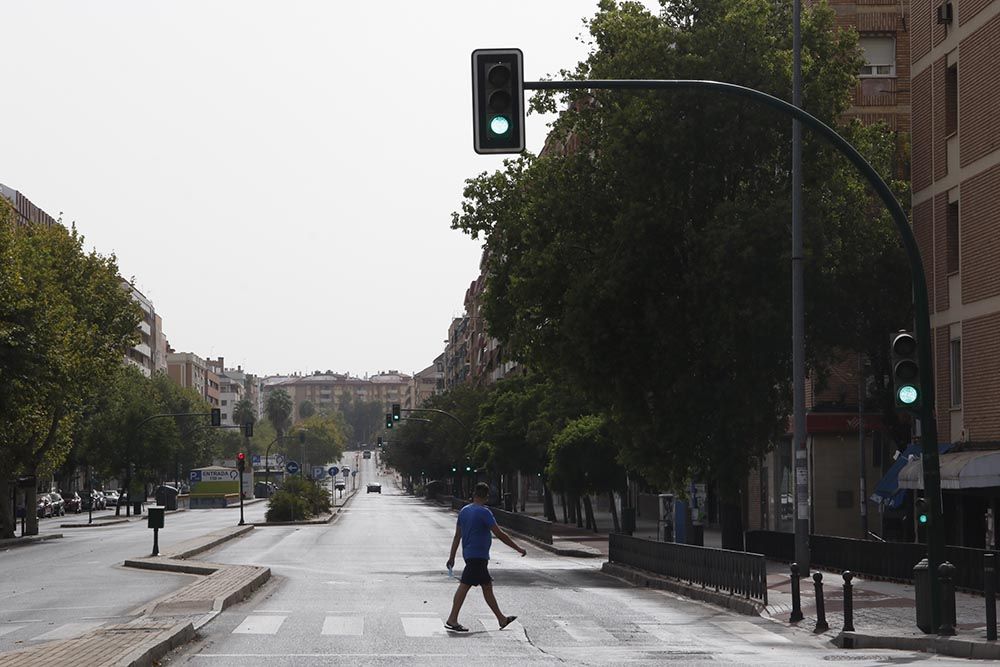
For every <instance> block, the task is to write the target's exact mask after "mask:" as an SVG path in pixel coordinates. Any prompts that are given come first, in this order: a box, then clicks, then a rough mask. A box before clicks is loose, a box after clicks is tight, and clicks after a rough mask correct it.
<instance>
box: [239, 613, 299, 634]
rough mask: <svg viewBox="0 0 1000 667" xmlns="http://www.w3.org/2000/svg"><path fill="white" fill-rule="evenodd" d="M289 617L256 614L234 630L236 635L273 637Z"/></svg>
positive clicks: (248, 617)
mask: <svg viewBox="0 0 1000 667" xmlns="http://www.w3.org/2000/svg"><path fill="white" fill-rule="evenodd" d="M286 618H288V617H287V616H270V615H264V614H254V615H252V616H247V617H246V618H245V619H244V620H243V622H242V623H240V624H239V625H238V626H236V629H235V630H233V634H234V635H273V634H276V633H277V632H278V630H279V629H280V628H281V624H282V623H284V622H285V619H286Z"/></svg>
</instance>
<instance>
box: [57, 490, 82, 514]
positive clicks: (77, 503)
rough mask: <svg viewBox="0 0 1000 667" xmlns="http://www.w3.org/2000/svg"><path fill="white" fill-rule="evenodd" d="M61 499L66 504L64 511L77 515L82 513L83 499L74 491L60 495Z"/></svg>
mask: <svg viewBox="0 0 1000 667" xmlns="http://www.w3.org/2000/svg"><path fill="white" fill-rule="evenodd" d="M62 499H63V501H64V502H65V503H66V511H67V512H74V513H76V514H79V513H80V512H82V511H83V498H81V497H80V494H79V493H77V492H76V491H71V492H69V493H64V494H62Z"/></svg>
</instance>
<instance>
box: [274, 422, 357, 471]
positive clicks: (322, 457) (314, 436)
mask: <svg viewBox="0 0 1000 667" xmlns="http://www.w3.org/2000/svg"><path fill="white" fill-rule="evenodd" d="M294 429H302V430H303V431H304V432H305V442H304V443H301V448H302V451H304V453H305V460H304V461H302V462H301V463H302V465H303V466H304V465H306V461H309V462H310V463H312V464H313V465H321V464H325V463H329V462H331V461H336V460H337V459H339V458H340V457H341V455H342V454H343V453H344V446H345V445H346V444H347V436H346V435H345V434H344V422H343V417H342V416H341V415H339V414H336V413H335V414H325V415H313V416H311V417H309V418H307V419H301V420H299V421H298V422H296V423H295V426H294ZM299 446H300V444H298V441H294V440H293V441H289V442H287V443H286V449H288V450H291V451H290V452H289V453H291V452H292V451H294V450H293V449H292V448H294V447H299Z"/></svg>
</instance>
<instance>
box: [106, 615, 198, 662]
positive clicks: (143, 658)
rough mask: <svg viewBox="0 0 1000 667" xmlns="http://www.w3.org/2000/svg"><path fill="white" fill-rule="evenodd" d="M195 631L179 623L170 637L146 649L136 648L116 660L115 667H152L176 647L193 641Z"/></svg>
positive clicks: (190, 625) (191, 627) (191, 626)
mask: <svg viewBox="0 0 1000 667" xmlns="http://www.w3.org/2000/svg"><path fill="white" fill-rule="evenodd" d="M194 636H195V630H194V625H192V624H191V623H179V624H177V625H176V626H174V629H173V630H171V632H170V635H169V636H168V637H165V638H164V639H163V640H161V641H160V642H158V643H156V644H154V645H153V646H150V647H149V648H147V649H142V648H138V649H136V650H134V651H132V652H131V653H128V654H127V655H126V656H125V657H123V658H121V659H119V660H116V661H115V664H116V665H127V666H128V667H153V666H154V665H156V664H158V663H157V661H158V660H159V659H160V658H162V657H163V656H165V655H166V654H167V653H170V652H171V651H173V650H174V649H175V648H177V647H178V646H182V645H184V644H187V643H188V642H189V641H191V640H192V639H194Z"/></svg>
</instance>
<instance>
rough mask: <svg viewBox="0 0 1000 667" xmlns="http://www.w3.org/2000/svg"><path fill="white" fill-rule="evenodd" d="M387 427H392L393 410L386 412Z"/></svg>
mask: <svg viewBox="0 0 1000 667" xmlns="http://www.w3.org/2000/svg"><path fill="white" fill-rule="evenodd" d="M385 427H386V428H392V413H391V412H387V413H385Z"/></svg>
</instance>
